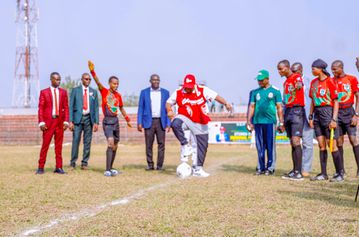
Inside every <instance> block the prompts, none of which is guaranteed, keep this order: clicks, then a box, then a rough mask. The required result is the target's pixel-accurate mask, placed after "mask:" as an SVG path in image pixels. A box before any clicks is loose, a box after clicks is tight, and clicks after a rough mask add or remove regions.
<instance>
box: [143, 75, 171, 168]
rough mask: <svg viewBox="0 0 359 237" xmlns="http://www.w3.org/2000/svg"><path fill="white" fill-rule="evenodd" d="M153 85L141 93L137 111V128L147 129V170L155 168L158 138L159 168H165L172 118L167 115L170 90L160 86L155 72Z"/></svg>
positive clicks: (152, 77) (152, 80)
mask: <svg viewBox="0 0 359 237" xmlns="http://www.w3.org/2000/svg"><path fill="white" fill-rule="evenodd" d="M150 83H151V86H150V87H148V88H146V89H144V90H142V91H141V94H140V99H139V104H138V113H137V130H138V131H140V132H142V131H143V129H145V141H146V156H147V165H148V167H147V168H146V170H154V162H153V159H152V156H153V149H152V148H153V142H154V139H155V135H156V139H157V144H158V156H157V170H162V169H163V161H164V156H165V138H166V130H167V132H169V131H170V120H169V118H168V116H167V111H166V101H167V99H168V98H169V92H168V90H166V89H163V88H160V77H159V76H158V75H157V74H153V75H152V76H151V77H150Z"/></svg>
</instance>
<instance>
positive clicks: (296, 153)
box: [294, 145, 303, 173]
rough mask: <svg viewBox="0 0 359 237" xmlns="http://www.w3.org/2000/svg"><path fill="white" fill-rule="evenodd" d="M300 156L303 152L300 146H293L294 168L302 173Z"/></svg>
mask: <svg viewBox="0 0 359 237" xmlns="http://www.w3.org/2000/svg"><path fill="white" fill-rule="evenodd" d="M302 156H303V152H302V146H301V145H299V146H295V147H294V157H295V160H294V162H295V170H294V171H297V172H299V173H302Z"/></svg>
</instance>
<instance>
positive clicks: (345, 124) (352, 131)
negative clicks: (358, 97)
mask: <svg viewBox="0 0 359 237" xmlns="http://www.w3.org/2000/svg"><path fill="white" fill-rule="evenodd" d="M354 115H355V111H354V108H353V107H349V108H345V109H339V112H338V128H337V129H338V134H339V136H344V135H345V134H348V135H349V136H356V134H357V127H356V126H351V123H352V118H353V116H354Z"/></svg>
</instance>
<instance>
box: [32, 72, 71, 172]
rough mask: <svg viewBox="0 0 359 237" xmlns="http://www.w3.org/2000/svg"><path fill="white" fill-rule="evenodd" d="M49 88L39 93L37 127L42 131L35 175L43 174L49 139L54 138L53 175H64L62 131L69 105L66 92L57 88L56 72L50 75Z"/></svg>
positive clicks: (59, 81)
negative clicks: (54, 161)
mask: <svg viewBox="0 0 359 237" xmlns="http://www.w3.org/2000/svg"><path fill="white" fill-rule="evenodd" d="M50 80H51V86H50V88H47V89H44V90H42V91H41V92H40V98H39V110H38V117H39V127H40V129H41V131H42V146H41V151H40V159H39V166H38V169H37V171H36V174H43V173H44V166H45V163H46V156H47V151H48V150H49V146H50V143H51V139H52V137H53V136H54V137H55V155H56V168H55V171H54V173H58V174H65V172H64V170H63V169H62V142H63V139H64V131H65V130H66V129H67V128H68V126H69V122H68V121H69V105H68V98H67V92H66V90H64V89H62V88H59V86H60V83H61V76H60V74H59V73H57V72H53V73H51V75H50Z"/></svg>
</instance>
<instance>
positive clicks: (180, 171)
mask: <svg viewBox="0 0 359 237" xmlns="http://www.w3.org/2000/svg"><path fill="white" fill-rule="evenodd" d="M176 173H177V176H178V177H180V178H182V179H185V178H187V177H189V176H191V174H192V168H191V166H190V165H189V164H187V163H186V162H182V163H181V164H180V165H179V166H177V170H176Z"/></svg>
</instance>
